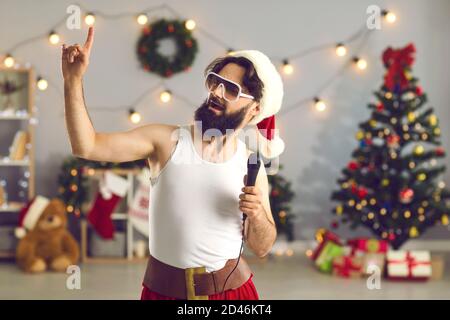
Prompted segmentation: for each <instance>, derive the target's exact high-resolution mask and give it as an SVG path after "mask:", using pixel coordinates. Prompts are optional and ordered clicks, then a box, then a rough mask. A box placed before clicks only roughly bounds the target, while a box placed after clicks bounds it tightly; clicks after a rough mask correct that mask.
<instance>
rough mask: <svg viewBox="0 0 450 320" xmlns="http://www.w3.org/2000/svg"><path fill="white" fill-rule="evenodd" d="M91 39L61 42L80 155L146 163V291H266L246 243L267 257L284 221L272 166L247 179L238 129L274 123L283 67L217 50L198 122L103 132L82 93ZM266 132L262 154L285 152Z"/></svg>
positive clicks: (227, 295) (167, 295) (193, 295)
mask: <svg viewBox="0 0 450 320" xmlns="http://www.w3.org/2000/svg"><path fill="white" fill-rule="evenodd" d="M93 39H94V30H93V28H92V27H90V28H89V32H88V36H87V40H86V43H85V44H84V45H83V46H80V45H78V44H75V45H72V46H69V47H66V46H65V45H63V47H62V73H63V77H64V93H65V117H66V125H67V130H68V133H69V137H70V143H71V147H72V153H73V154H74V155H75V156H78V157H81V158H85V159H90V160H96V161H111V162H124V161H132V160H136V159H144V158H145V159H147V161H148V164H149V167H150V169H151V176H152V178H151V182H152V188H151V192H150V198H151V201H150V206H149V219H150V221H149V227H150V232H149V234H150V239H149V245H150V258H149V262H148V266H147V270H146V273H145V276H144V281H143V291H142V294H141V298H142V299H258V298H259V297H258V293H257V291H256V288H255V286H254V284H253V282H252V276H253V273H252V272H251V270H250V268H249V267H248V265H247V264H246V262H245V261H244V260H243V259H241V258H240V255H241V251H242V245H243V242H244V240H245V243H246V244H247V246H248V247H249V248H250V249H251V250H252V251H253V252H254V253H255V254H256V255H257V256H258V257H263V256H265V255H267V254H268V252H269V251H270V249H271V247H272V245H273V243H274V241H275V239H276V228H275V223H274V220H273V217H272V212H271V209H270V203H269V196H268V194H269V190H268V180H267V175H266V171H265V169H264V166H261V167H260V169H259V172H258V175H257V179H256V183H255V186H248V187H245V182H246V177H245V175H246V171H247V158H248V156H249V154H250V151H249V150H248V149H247V148H246V146H245V144H244V143H243V142H242V141H241V140H240V139H239V138H238V133H239V132H240V130H241V129H243V128H244V127H245V126H247V125H248V124H258V128H260V125H262V126H267V127H271V129H273V127H274V118H273V114H274V113H276V112H277V111H278V110H279V108H280V107H281V99H282V95H283V90H282V83H281V78H280V76H279V74H278V72H277V71H276V69H275V67H274V66H273V65H272V64H271V62H270V61H269V59H268V58H267V57H266V56H264V55H263V54H262V53H260V52H258V51H254V50H247V51H241V52H235V53H233V54H230V55H228V56H226V57H222V58H218V59H216V60H215V61H213V62H212V63H211V64H210V65H209V66H208V67H207V69H206V78H205V85H206V89H207V90H208V98H207V99H206V100H205V101H204V102H203V103H202V105H201V106H200V107H199V108H198V109H197V110H196V111H195V114H194V118H195V123H194V124H190V125H185V126H175V125H168V124H148V125H144V126H141V127H138V128H134V129H132V130H129V131H126V132H114V133H102V132H96V131H95V129H94V127H93V125H92V122H91V120H90V118H89V115H88V112H87V110H86V106H85V102H84V97H83V85H82V79H83V75H84V73H85V72H86V69H87V67H88V64H89V56H90V52H91V48H92V44H93ZM257 131H258V130H257ZM262 135H263V136H262ZM262 135H261V134H259V136H258V137H259V140H258V142H257V145H256V147H257V148H260V146H262V145H264V147H265V148H263V149H261V150H260V151H261V153H262V155H265V156H267V157H269V158H271V157H276V156H278V155H279V154H280V153H281V152H282V151H283V149H284V145H283V144H282V141H281V139H279V137H277V136H274V134H273V130H271V131H270V132H269V133H266V132H264V133H263V134H262ZM198 137H200V138H201V139H198ZM263 138H267V139H263ZM261 141H263V142H261ZM243 213H244V214H245V215H246V219H243V220H244V225H243V226H242V220H241V219H242V218H243V215H242V214H243Z"/></svg>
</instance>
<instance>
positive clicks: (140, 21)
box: [136, 13, 148, 26]
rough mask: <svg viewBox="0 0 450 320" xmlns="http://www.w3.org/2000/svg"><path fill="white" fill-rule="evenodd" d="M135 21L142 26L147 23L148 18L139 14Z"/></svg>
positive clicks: (143, 14)
mask: <svg viewBox="0 0 450 320" xmlns="http://www.w3.org/2000/svg"><path fill="white" fill-rule="evenodd" d="M136 21H137V23H138V24H140V25H141V26H142V25H144V24H146V23H147V22H148V17H147V15H146V14H145V13H141V14H140V15H138V16H137V18H136Z"/></svg>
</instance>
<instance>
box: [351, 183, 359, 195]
mask: <svg viewBox="0 0 450 320" xmlns="http://www.w3.org/2000/svg"><path fill="white" fill-rule="evenodd" d="M350 190H351V192H352V193H353V194H356V193H357V192H358V187H357V186H356V183H352V187H351V188H350Z"/></svg>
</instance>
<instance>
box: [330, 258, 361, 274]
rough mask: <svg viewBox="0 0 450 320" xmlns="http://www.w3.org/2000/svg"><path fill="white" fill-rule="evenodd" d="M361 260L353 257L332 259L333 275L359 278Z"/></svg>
mask: <svg viewBox="0 0 450 320" xmlns="http://www.w3.org/2000/svg"><path fill="white" fill-rule="evenodd" d="M362 271H363V259H362V258H361V257H354V256H340V257H335V258H334V259H333V275H335V276H339V277H343V278H350V277H351V278H358V277H361V274H362Z"/></svg>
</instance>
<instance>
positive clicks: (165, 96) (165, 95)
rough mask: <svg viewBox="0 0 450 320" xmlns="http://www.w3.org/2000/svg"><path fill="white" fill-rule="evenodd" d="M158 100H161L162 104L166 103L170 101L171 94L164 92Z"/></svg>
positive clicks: (167, 91)
mask: <svg viewBox="0 0 450 320" xmlns="http://www.w3.org/2000/svg"><path fill="white" fill-rule="evenodd" d="M159 99H161V101H162V102H164V103H167V102H169V101H170V100H171V99H172V93H171V92H170V91H169V90H164V91H163V92H161V94H160V95H159Z"/></svg>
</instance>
